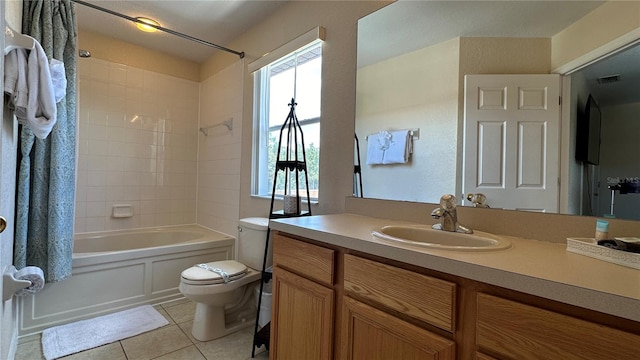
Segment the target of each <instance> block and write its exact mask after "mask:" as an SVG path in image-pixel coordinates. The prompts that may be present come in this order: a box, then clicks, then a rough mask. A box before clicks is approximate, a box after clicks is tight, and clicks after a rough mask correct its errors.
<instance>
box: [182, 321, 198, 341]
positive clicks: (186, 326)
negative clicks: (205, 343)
mask: <svg viewBox="0 0 640 360" xmlns="http://www.w3.org/2000/svg"><path fill="white" fill-rule="evenodd" d="M178 326H179V327H180V329H181V330H182V332H183V333H184V334H185V335H186V336H187V337H188V338H189V340H191V342H192V343H194V344H197V343H199V342H200V340H198V339H196V338H194V337H193V334H191V329H192V328H193V320H189V321H185V322H181V323H178Z"/></svg>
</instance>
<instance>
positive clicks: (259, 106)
mask: <svg viewBox="0 0 640 360" xmlns="http://www.w3.org/2000/svg"><path fill="white" fill-rule="evenodd" d="M314 34H316V35H315V36H314ZM310 35H311V37H313V38H310ZM320 35H321V36H320ZM300 38H305V39H307V40H304V41H306V43H301V42H300ZM322 40H324V29H323V28H321V27H318V28H316V29H314V30H312V31H310V32H307V33H305V34H304V35H303V36H301V37H299V38H298V39H296V40H295V41H292V42H290V43H288V44H286V45H287V46H283V47H281V48H279V49H278V50H276V51H273V52H271V53H269V54H268V55H270V57H271V59H272V61H268V62H267V61H265V60H264V58H265V57H266V56H265V57H263V58H261V59H259V60H260V61H258V60H257V61H256V62H254V63H251V64H249V69H250V70H252V69H253V71H252V73H253V77H254V79H253V80H254V81H253V99H254V101H253V137H252V160H251V161H252V166H251V196H252V197H259V198H267V197H268V198H271V197H274V198H278V199H280V198H282V195H280V194H275V195H273V194H271V192H272V190H273V184H272V183H271V182H270V181H269V178H270V176H271V174H270V173H269V171H270V170H269V168H268V167H269V158H268V156H269V152H268V151H265V148H267V147H266V146H265V145H268V144H269V135H270V134H271V133H273V132H277V131H280V129H281V128H282V124H279V125H273V126H269V116H268V112H269V107H268V105H267V106H264V104H269V100H270V98H269V93H270V91H263V90H262V89H263V88H264V87H265V86H266V87H268V88H269V87H270V78H271V74H270V71H268V69H269V67H270V66H271V65H274V64H275V63H279V62H282V61H284V59H286V58H288V57H290V56H293V55H294V54H295V53H297V52H300V51H305V50H307V49H313V48H314V47H315V46H317V45H318V44H319V46H320V48H321V54H320V56H319V57H320V58H321V59H322V50H323V48H324V46H323V41H322ZM292 43H295V44H297V45H300V46H298V47H297V48H294V49H293V50H291V51H288V52H287V53H284V51H283V55H282V56H279V57H277V55H274V53H278V51H280V50H281V49H282V48H289V47H290V45H291V44H292ZM321 61H322V60H321ZM255 63H259V64H260V65H262V66H257V65H256V64H255ZM276 66H277V65H276ZM295 66H299V64H296V65H295ZM265 70H267V71H265ZM321 76H322V75H321ZM321 118H322V114H320V116H318V117H313V118H309V119H302V120H301V119H298V122H299V124H300V126H301V127H303V126H305V125H313V124H320V121H321ZM265 129H266V131H265ZM309 144H310V143H307V142H305V146H308V145H309ZM317 146H318V147H320V144H317ZM318 166H319V164H318ZM271 170H272V171H275V170H274V169H271ZM307 175H308V174H307ZM318 180H319V179H318ZM261 189H263V190H264V189H267V191H266V192H265V191H262V192H260V190H261ZM301 190H302V189H301ZM318 196H319V195H318ZM309 200H310V201H313V202H317V200H318V199H317V197H311V198H310V199H309Z"/></svg>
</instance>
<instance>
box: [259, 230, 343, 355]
mask: <svg viewBox="0 0 640 360" xmlns="http://www.w3.org/2000/svg"><path fill="white" fill-rule="evenodd" d="M334 258H335V255H334V251H333V250H330V249H325V248H323V247H320V246H316V245H312V244H308V243H305V242H302V241H298V240H294V239H291V238H288V237H285V236H281V235H279V234H275V236H274V242H273V264H274V267H273V298H272V301H273V303H272V309H273V311H272V320H271V339H270V344H271V348H270V350H269V356H270V358H271V359H279V360H299V359H309V360H313V359H318V360H325V359H326V360H328V359H332V358H333V323H334V313H335V291H334V289H333V282H334V269H335V266H334Z"/></svg>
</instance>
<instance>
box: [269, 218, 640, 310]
mask: <svg viewBox="0 0 640 360" xmlns="http://www.w3.org/2000/svg"><path fill="white" fill-rule="evenodd" d="M398 224H409V223H406V222H401V221H393V220H386V219H380V218H374V217H367V216H361V215H354V214H334V215H316V216H303V217H297V218H287V219H278V220H271V221H270V228H271V229H272V230H278V231H282V232H286V233H289V234H293V235H298V236H303V237H306V238H309V239H314V240H317V241H321V242H324V243H327V244H332V245H337V246H341V247H344V248H348V249H352V250H356V251H360V252H364V253H369V254H372V255H376V256H381V257H384V258H388V259H392V260H396V261H401V262H404V263H408V264H413V265H417V266H421V267H424V268H428V269H432V270H436V271H440V272H444V273H448V274H452V275H456V276H461V277H465V278H469V279H473V280H477V281H481V282H484V283H488V284H492V285H496V286H501V287H505V288H508V289H513V290H517V291H521V292H523V293H527V294H531V295H536V296H540V297H544V298H548V299H551V300H556V301H560V302H563V303H567V304H571V305H576V306H580V307H584V308H587V309H592V310H596V311H600V312H603V313H607V314H611V315H615V316H619V317H623V318H627V319H631V320H634V321H640V270H637V269H633V268H629V267H625V266H621V265H616V264H612V263H609V262H605V261H601V260H598V259H594V258H591V257H587V256H583V255H579V254H575V253H571V252H568V251H566V245H565V244H560V243H551V242H546V241H537V240H527V239H521V238H517V237H510V236H509V237H506V238H508V239H509V240H510V241H511V243H512V246H511V247H510V248H509V249H505V250H496V251H483V252H470V251H454V250H436V249H428V248H424V247H417V246H409V245H405V244H401V243H397V242H392V241H385V240H380V239H378V238H375V237H373V236H372V235H371V231H372V230H373V229H375V228H378V227H381V226H385V225H398ZM498 235H499V234H498Z"/></svg>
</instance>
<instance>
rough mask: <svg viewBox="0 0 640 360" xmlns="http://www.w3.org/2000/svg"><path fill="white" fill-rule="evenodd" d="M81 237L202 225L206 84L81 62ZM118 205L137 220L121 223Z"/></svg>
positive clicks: (98, 62) (78, 229)
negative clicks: (201, 120)
mask: <svg viewBox="0 0 640 360" xmlns="http://www.w3.org/2000/svg"><path fill="white" fill-rule="evenodd" d="M78 66H79V78H80V106H79V121H80V124H79V132H80V136H79V140H78V143H79V154H78V181H77V187H76V232H77V233H78V232H93V231H103V230H116V229H132V228H144V227H153V226H165V225H174V224H188V223H195V221H196V183H197V156H198V154H197V151H198V150H197V149H198V145H197V143H198V115H199V108H198V107H199V84H198V83H197V82H194V81H188V80H184V79H180V78H175V77H171V76H167V75H163V74H159V73H154V72H151V71H147V70H142V69H138V68H134V67H131V66H126V65H121V64H117V63H112V62H108V61H104V60H100V59H94V58H83V59H79V65H78ZM115 204H130V205H131V206H132V208H133V216H132V217H127V218H114V217H113V216H112V207H113V205H115Z"/></svg>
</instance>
